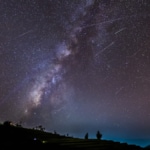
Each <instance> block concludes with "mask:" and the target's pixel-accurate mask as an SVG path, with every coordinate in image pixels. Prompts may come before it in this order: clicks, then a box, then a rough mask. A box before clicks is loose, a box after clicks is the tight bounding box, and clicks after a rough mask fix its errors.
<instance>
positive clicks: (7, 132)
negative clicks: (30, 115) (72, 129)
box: [0, 125, 142, 150]
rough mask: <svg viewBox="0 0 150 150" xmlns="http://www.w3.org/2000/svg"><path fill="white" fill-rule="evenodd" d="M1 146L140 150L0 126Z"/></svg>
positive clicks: (99, 141)
mask: <svg viewBox="0 0 150 150" xmlns="http://www.w3.org/2000/svg"><path fill="white" fill-rule="evenodd" d="M0 144H1V145H2V146H4V147H9V146H15V147H17V146H18V145H22V146H23V147H29V146H31V145H34V146H35V147H37V148H41V149H50V148H52V149H58V148H63V149H66V150H67V149H71V150H75V149H77V150H84V149H86V150H106V149H110V150H111V149H114V150H140V149H142V148H140V147H139V146H135V145H128V144H126V143H119V142H113V141H107V140H96V139H95V140H94V139H93V140H92V139H89V140H85V139H78V138H72V137H65V136H61V135H57V134H52V133H49V132H43V131H39V130H33V129H27V128H19V127H13V126H4V125H0Z"/></svg>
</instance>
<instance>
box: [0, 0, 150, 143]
mask: <svg viewBox="0 0 150 150" xmlns="http://www.w3.org/2000/svg"><path fill="white" fill-rule="evenodd" d="M0 69H1V71H0V122H4V121H6V120H10V121H13V122H17V123H19V122H21V123H22V126H24V127H35V126H37V125H42V126H43V127H45V129H46V131H50V132H53V131H54V130H56V131H57V132H58V133H60V134H67V133H68V134H69V135H71V136H73V137H82V138H84V135H85V133H86V132H88V133H89V138H96V136H95V135H96V132H97V130H99V131H101V133H102V135H103V139H112V140H117V141H121V142H124V141H127V142H132V143H136V144H138V145H140V144H141V145H142V144H143V145H146V144H150V1H149V0H0ZM135 141H136V142H135ZM137 141H139V142H137ZM147 141H148V143H147ZM142 142H143V143H142Z"/></svg>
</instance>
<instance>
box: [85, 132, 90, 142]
mask: <svg viewBox="0 0 150 150" xmlns="http://www.w3.org/2000/svg"><path fill="white" fill-rule="evenodd" d="M88 138H89V134H88V132H87V133H86V134H85V136H84V139H86V140H88Z"/></svg>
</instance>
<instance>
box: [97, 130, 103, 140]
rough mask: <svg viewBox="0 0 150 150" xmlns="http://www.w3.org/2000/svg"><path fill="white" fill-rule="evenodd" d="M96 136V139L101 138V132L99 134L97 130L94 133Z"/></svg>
mask: <svg viewBox="0 0 150 150" xmlns="http://www.w3.org/2000/svg"><path fill="white" fill-rule="evenodd" d="M96 137H97V139H98V140H100V139H101V137H102V134H101V133H100V132H99V131H97V133H96Z"/></svg>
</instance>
